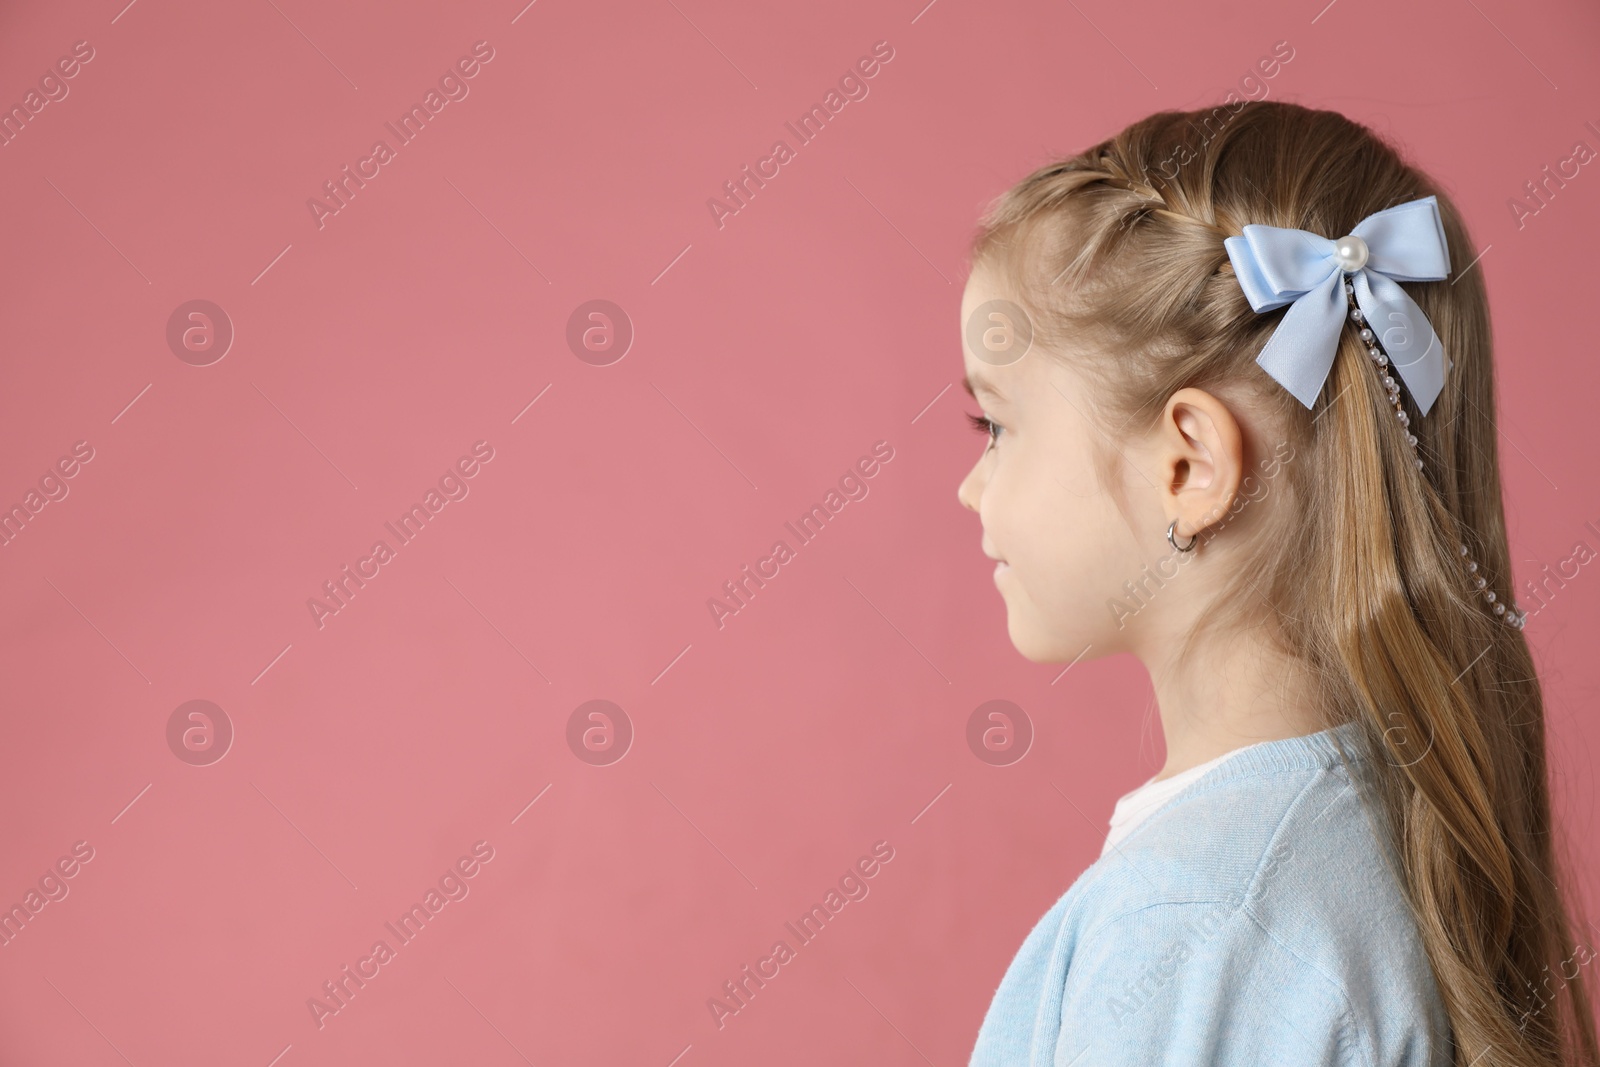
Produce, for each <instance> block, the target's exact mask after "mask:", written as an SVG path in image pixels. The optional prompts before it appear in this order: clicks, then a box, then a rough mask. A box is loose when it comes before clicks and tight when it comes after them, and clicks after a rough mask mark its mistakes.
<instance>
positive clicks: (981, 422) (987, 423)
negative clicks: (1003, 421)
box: [967, 413, 1002, 440]
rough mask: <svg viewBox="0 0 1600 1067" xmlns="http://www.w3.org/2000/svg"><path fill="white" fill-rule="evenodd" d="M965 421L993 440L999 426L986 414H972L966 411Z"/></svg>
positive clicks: (999, 428)
mask: <svg viewBox="0 0 1600 1067" xmlns="http://www.w3.org/2000/svg"><path fill="white" fill-rule="evenodd" d="M967 423H968V424H969V425H970V426H971V427H972V428H973V429H974V430H976V431H978V432H979V433H981V434H983V435H984V436H985V437H988V438H989V439H991V440H993V439H994V438H995V437H997V436H998V433H999V431H1000V430H1001V428H1002V427H1001V426H1000V424H999V423H997V422H995V421H994V420H993V419H991V418H990V417H989V416H987V415H973V414H971V413H968V415H967Z"/></svg>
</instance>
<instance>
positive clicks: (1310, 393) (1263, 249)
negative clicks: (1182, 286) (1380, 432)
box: [1222, 196, 1450, 415]
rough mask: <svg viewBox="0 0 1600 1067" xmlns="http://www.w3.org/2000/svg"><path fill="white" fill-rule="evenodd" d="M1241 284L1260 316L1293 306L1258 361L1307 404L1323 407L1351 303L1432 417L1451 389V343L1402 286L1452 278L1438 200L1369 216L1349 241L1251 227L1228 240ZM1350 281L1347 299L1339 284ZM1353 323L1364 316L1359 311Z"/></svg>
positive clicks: (1429, 198)
mask: <svg viewBox="0 0 1600 1067" xmlns="http://www.w3.org/2000/svg"><path fill="white" fill-rule="evenodd" d="M1222 243H1223V245H1224V247H1226V248H1227V250H1228V258H1229V259H1230V260H1232V261H1233V272H1234V275H1235V276H1236V277H1237V278H1238V279H1239V286H1240V288H1242V289H1243V290H1244V294H1245V297H1246V298H1248V299H1249V301H1250V306H1251V307H1252V308H1254V309H1255V310H1256V311H1257V312H1263V311H1272V310H1274V309H1276V308H1280V307H1283V306H1284V305H1285V304H1287V305H1290V306H1289V310H1288V312H1287V313H1285V315H1284V316H1283V321H1282V322H1280V323H1279V324H1278V328H1277V329H1276V330H1274V331H1273V334H1272V336H1271V337H1270V338H1268V339H1267V344H1266V346H1265V347H1264V348H1263V349H1262V350H1261V355H1259V356H1257V357H1256V362H1257V363H1258V364H1260V365H1261V368H1262V369H1263V370H1265V371H1266V372H1267V373H1268V374H1270V375H1272V377H1273V378H1274V379H1276V380H1277V381H1278V382H1279V383H1281V384H1282V385H1283V387H1284V388H1285V389H1288V390H1289V392H1290V393H1292V394H1294V396H1295V398H1296V399H1298V400H1299V401H1300V402H1301V403H1302V404H1304V405H1305V406H1306V407H1308V408H1309V407H1311V406H1312V405H1313V404H1315V403H1316V399H1317V394H1318V393H1320V392H1321V391H1322V385H1323V382H1325V381H1326V380H1327V377H1328V372H1329V371H1330V370H1332V369H1333V358H1334V354H1335V353H1336V352H1337V351H1338V348H1339V331H1340V330H1341V329H1342V328H1343V327H1344V323H1345V321H1346V313H1345V309H1346V301H1345V300H1343V299H1341V298H1340V297H1341V295H1347V294H1350V293H1353V294H1354V296H1355V302H1356V305H1357V309H1358V311H1359V315H1360V316H1361V318H1357V319H1356V321H1358V322H1360V321H1362V318H1364V320H1365V322H1366V323H1367V324H1368V327H1367V328H1369V329H1371V330H1373V331H1375V332H1378V333H1381V335H1382V338H1383V345H1384V348H1385V349H1386V350H1387V353H1388V356H1389V358H1390V359H1391V360H1392V361H1393V363H1394V367H1395V369H1396V370H1397V371H1399V372H1400V377H1401V379H1402V380H1404V382H1405V383H1406V388H1407V389H1408V390H1409V391H1410V393H1411V398H1412V400H1414V401H1415V402H1416V405H1417V408H1418V410H1419V411H1421V412H1422V414H1424V415H1426V414H1427V413H1428V409H1429V408H1431V407H1432V406H1433V402H1434V400H1435V399H1437V398H1438V396H1439V391H1440V390H1441V389H1442V388H1443V387H1444V372H1445V369H1446V367H1447V366H1448V363H1449V361H1448V360H1447V358H1446V356H1445V352H1444V346H1443V344H1441V343H1440V341H1439V338H1438V335H1436V334H1435V333H1434V332H1433V325H1432V323H1430V322H1429V321H1428V318H1427V316H1426V315H1424V314H1423V313H1422V309H1421V308H1419V307H1417V305H1416V304H1415V303H1414V302H1413V301H1412V299H1411V298H1410V297H1409V296H1407V295H1406V291H1405V290H1404V289H1402V288H1401V287H1400V285H1399V284H1398V283H1399V282H1403V281H1410V282H1416V281H1439V280H1442V279H1444V278H1446V277H1448V276H1449V274H1450V252H1449V249H1448V248H1447V247H1446V246H1445V239H1444V223H1443V222H1442V221H1441V220H1440V218H1439V204H1438V199H1437V197H1432V196H1425V197H1423V198H1422V199H1420V200H1412V201H1409V202H1408V203H1404V204H1398V205H1396V206H1394V207H1391V208H1385V209H1384V210H1382V211H1379V212H1375V213H1374V214H1371V215H1368V216H1367V217H1366V218H1364V219H1362V220H1361V221H1360V222H1358V223H1356V225H1355V228H1354V229H1352V230H1351V231H1350V233H1349V234H1348V235H1346V236H1344V237H1340V238H1338V239H1337V240H1331V239H1329V238H1327V237H1323V236H1320V235H1318V234H1314V233H1311V232H1309V231H1307V230H1294V229H1286V228H1284V227H1280V226H1260V225H1256V224H1254V223H1252V224H1251V225H1248V226H1246V227H1245V228H1244V235H1243V236H1242V237H1229V238H1226V239H1225V240H1224V241H1223V242H1222ZM1341 278H1345V279H1347V281H1346V282H1345V285H1346V289H1345V294H1341V293H1340V288H1339V287H1340V279H1341ZM1351 315H1352V316H1355V315H1356V312H1352V313H1351Z"/></svg>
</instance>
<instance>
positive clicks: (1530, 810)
mask: <svg viewBox="0 0 1600 1067" xmlns="http://www.w3.org/2000/svg"><path fill="white" fill-rule="evenodd" d="M1427 196H1434V197H1436V198H1437V203H1438V208H1439V215H1440V218H1441V220H1442V223H1443V228H1444V235H1445V239H1446V244H1447V246H1448V249H1449V254H1450V266H1451V271H1450V276H1449V279H1448V280H1444V281H1434V282H1406V283H1405V284H1404V288H1405V290H1406V292H1407V293H1408V294H1409V295H1410V296H1411V298H1412V299H1413V300H1414V301H1415V302H1416V304H1417V305H1418V307H1419V308H1420V309H1421V311H1422V312H1423V313H1424V314H1425V315H1426V316H1427V319H1428V321H1429V322H1430V323H1431V324H1432V327H1433V329H1434V330H1435V332H1436V333H1437V334H1438V337H1439V340H1440V341H1441V342H1442V344H1443V348H1444V351H1445V352H1446V353H1447V354H1448V356H1449V358H1450V360H1451V361H1452V362H1451V365H1450V367H1449V369H1448V371H1447V372H1446V374H1445V379H1444V388H1443V391H1442V392H1441V393H1440V395H1439V397H1438V399H1437V400H1436V401H1435V402H1434V404H1433V406H1432V407H1431V409H1430V410H1429V412H1428V413H1427V415H1425V416H1424V415H1421V414H1420V412H1419V411H1418V410H1417V407H1416V405H1415V404H1414V403H1413V402H1412V399H1411V397H1410V395H1409V393H1408V391H1407V390H1406V389H1405V388H1404V387H1402V388H1401V398H1402V403H1403V405H1404V408H1405V410H1406V412H1407V414H1408V424H1407V423H1405V422H1403V421H1402V420H1400V419H1399V418H1397V416H1396V413H1395V409H1394V405H1393V402H1392V401H1391V400H1390V398H1389V395H1388V393H1387V391H1386V386H1385V384H1384V382H1383V376H1384V373H1385V372H1384V371H1383V370H1381V369H1379V368H1378V367H1377V366H1376V365H1375V364H1374V363H1373V362H1372V361H1371V360H1369V358H1368V355H1367V346H1366V344H1365V343H1363V342H1362V341H1361V340H1360V338H1359V336H1358V330H1359V328H1360V327H1359V325H1357V324H1354V323H1352V324H1349V325H1348V326H1347V327H1346V328H1345V330H1344V331H1343V333H1342V335H1341V337H1340V340H1339V348H1338V352H1337V355H1336V357H1335V360H1334V365H1333V368H1332V370H1331V371H1330V372H1329V374H1328V377H1327V380H1326V382H1325V383H1324V385H1323V388H1322V392H1321V395H1320V396H1318V397H1317V399H1316V402H1315V404H1314V405H1313V406H1312V407H1311V408H1310V409H1307V408H1306V407H1305V406H1304V405H1303V404H1302V403H1301V402H1300V401H1299V400H1297V399H1295V397H1294V396H1293V395H1292V394H1290V392H1289V391H1288V390H1287V389H1286V388H1284V387H1283V386H1282V385H1280V384H1279V383H1278V382H1277V381H1276V380H1274V379H1273V378H1272V377H1270V376H1269V375H1268V374H1267V373H1266V372H1265V371H1264V370H1263V369H1262V368H1261V367H1260V366H1259V365H1258V364H1257V363H1256V357H1257V356H1258V355H1260V353H1261V351H1262V348H1263V346H1264V345H1265V344H1266V343H1267V340H1268V338H1269V337H1270V336H1271V335H1272V333H1273V331H1274V329H1275V328H1276V327H1277V326H1278V324H1279V322H1281V321H1282V319H1283V316H1284V314H1285V312H1284V311H1283V310H1277V311H1271V312H1267V313H1264V314H1258V313H1257V312H1256V311H1255V310H1253V308H1252V307H1251V305H1250V303H1249V301H1248V300H1247V298H1246V296H1245V293H1244V291H1243V290H1242V289H1241V287H1240V284H1239V281H1238V279H1237V278H1236V276H1235V274H1234V269H1233V265H1232V262H1231V261H1230V259H1229V256H1228V253H1227V250H1226V248H1225V246H1224V243H1223V242H1224V239H1225V238H1227V237H1231V236H1237V235H1240V234H1241V233H1242V231H1243V227H1244V226H1246V225H1248V224H1252V223H1254V224H1263V225H1268V226H1276V227H1283V228H1292V229H1301V230H1307V231H1310V232H1312V233H1315V234H1320V235H1323V236H1326V237H1329V238H1337V237H1340V236H1343V235H1345V234H1348V233H1350V231H1351V229H1352V227H1354V226H1355V225H1356V223H1358V222H1360V221H1361V220H1362V219H1364V218H1366V217H1367V216H1369V215H1372V214H1374V213H1376V212H1379V211H1382V210H1384V209H1385V208H1389V207H1392V206H1394V205H1397V204H1401V203H1405V202H1409V201H1412V200H1417V199H1420V198H1423V197H1427ZM1478 254H1479V249H1478V248H1477V246H1476V245H1474V243H1473V242H1472V240H1471V238H1470V237H1469V236H1468V234H1467V231H1466V229H1465V227H1464V225H1463V223H1462V221H1461V218H1460V215H1459V214H1458V212H1457V211H1456V209H1455V206H1454V205H1453V203H1452V202H1451V201H1450V199H1449V198H1448V197H1447V196H1446V195H1445V194H1444V192H1443V191H1442V190H1441V189H1439V188H1438V187H1437V186H1436V185H1435V184H1434V183H1433V182H1432V181H1431V180H1430V179H1429V178H1428V177H1427V176H1426V175H1424V174H1422V173H1421V172H1420V171H1418V170H1417V169H1415V168H1414V167H1412V166H1410V165H1408V164H1407V163H1406V162H1405V161H1404V160H1402V159H1401V158H1400V156H1399V155H1398V154H1397V153H1396V152H1395V150H1394V149H1393V148H1391V147H1390V146H1389V145H1388V144H1386V143H1385V142H1384V141H1382V140H1381V139H1380V138H1378V137H1377V136H1375V135H1374V134H1373V133H1372V132H1371V131H1370V130H1368V129H1366V128H1365V127H1363V126H1360V125H1358V124H1357V123H1354V122H1352V121H1350V120H1349V119H1347V118H1345V117H1344V116H1342V115H1339V114H1337V113H1335V112H1331V111H1318V110H1311V109H1307V108H1304V107H1300V106H1297V105H1294V104H1288V103H1280V102H1267V101H1249V102H1240V103H1239V104H1237V105H1234V106H1224V107H1220V108H1217V109H1215V110H1213V111H1210V112H1163V113H1160V114H1156V115H1152V116H1150V117H1149V118H1146V119H1144V120H1142V121H1139V122H1136V123H1134V124H1133V125H1132V126H1129V127H1128V128H1127V129H1125V130H1123V131H1122V132H1121V133H1119V134H1117V135H1116V136H1115V137H1112V138H1111V139H1109V140H1107V141H1104V142H1102V143H1100V144H1097V145H1095V146H1094V147H1092V148H1090V149H1088V150H1087V151H1084V152H1082V153H1080V154H1078V155H1076V156H1074V157H1072V158H1070V159H1067V160H1064V161H1061V162H1059V163H1054V164H1051V165H1049V166H1046V167H1043V168H1041V169H1039V170H1037V171H1035V172H1034V173H1033V174H1031V175H1029V176H1028V177H1026V178H1025V179H1023V180H1022V181H1021V182H1020V183H1019V184H1017V185H1016V186H1015V187H1014V188H1012V189H1010V190H1009V191H1007V192H1006V193H1005V194H1004V195H1003V196H1002V197H1000V198H999V199H998V200H997V201H996V202H995V203H994V205H993V206H992V207H991V208H990V210H989V212H988V213H987V214H986V216H985V218H984V219H983V222H982V226H981V228H980V232H979V234H978V236H977V238H976V241H975V243H974V248H973V256H972V263H973V268H972V274H971V278H970V280H969V282H968V285H967V289H966V292H965V294H964V296H963V300H962V307H961V315H962V325H963V333H964V338H963V341H964V344H963V348H964V353H965V354H964V360H965V370H966V374H967V380H968V383H969V387H970V388H971V389H972V391H973V393H974V396H975V399H976V400H977V401H978V402H979V404H980V406H981V407H982V409H983V416H984V418H986V419H987V420H989V423H990V424H988V425H985V426H983V427H982V428H984V429H985V430H987V431H988V432H989V433H990V436H991V440H990V441H989V442H988V443H987V445H986V448H985V451H984V452H983V454H982V456H981V458H980V459H979V460H978V462H977V464H976V465H975V466H974V467H973V469H972V470H971V472H970V473H969V474H968V475H967V476H966V478H965V480H964V481H963V482H962V484H961V486H960V490H959V496H960V499H961V502H962V503H963V504H964V505H965V506H967V507H969V508H971V509H972V510H974V511H976V512H977V513H978V515H979V516H980V518H981V520H982V527H983V549H984V552H985V553H986V554H987V555H989V556H991V557H993V558H995V559H997V560H1003V561H1005V562H1004V564H1002V565H1000V566H997V568H996V573H995V582H996V585H997V586H998V589H999V591H1000V593H1001V595H1002V597H1003V598H1004V600H1005V603H1006V608H1007V616H1008V622H1009V629H1010V634H1011V637H1012V640H1013V642H1014V643H1015V644H1016V646H1017V648H1018V649H1019V651H1021V652H1022V653H1023V655H1025V656H1027V657H1028V658H1030V659H1034V660H1037V661H1041V662H1066V661H1069V660H1072V659H1074V658H1076V657H1078V656H1080V655H1083V654H1084V651H1085V649H1086V648H1088V649H1092V654H1091V658H1092V656H1098V655H1104V654H1107V653H1111V652H1117V651H1129V652H1134V653H1136V654H1138V655H1139V656H1140V657H1141V658H1142V659H1144V660H1145V662H1146V663H1147V664H1149V663H1151V662H1152V661H1163V660H1166V661H1170V660H1171V659H1173V658H1181V657H1182V656H1184V655H1188V654H1192V653H1193V652H1194V651H1195V650H1196V649H1203V648H1206V647H1208V646H1211V645H1213V643H1216V642H1226V641H1228V640H1230V639H1232V638H1235V637H1237V636H1239V635H1243V634H1249V635H1251V636H1252V638H1253V639H1262V638H1264V639H1265V640H1266V641H1267V643H1268V645H1269V646H1270V648H1271V649H1272V650H1273V651H1274V653H1275V654H1277V655H1281V656H1282V657H1284V658H1285V659H1287V660H1291V661H1293V662H1294V663H1296V664H1297V665H1298V666H1299V667H1300V668H1303V670H1304V672H1305V674H1306V676H1308V677H1311V678H1315V679H1316V682H1317V692H1316V693H1315V694H1313V698H1314V699H1315V700H1316V701H1317V705H1316V710H1317V712H1318V715H1319V717H1320V719H1321V720H1322V721H1324V722H1325V723H1326V724H1328V725H1332V724H1334V723H1337V722H1342V721H1347V720H1352V719H1353V720H1357V721H1360V722H1363V723H1364V724H1365V725H1366V727H1367V729H1366V731H1365V734H1366V738H1367V743H1368V745H1369V746H1370V748H1371V750H1372V754H1373V758H1372V759H1371V760H1370V761H1369V762H1370V764H1371V765H1372V766H1373V767H1374V768H1375V769H1376V771H1377V773H1376V777H1375V782H1374V793H1373V796H1374V798H1375V799H1376V800H1377V801H1379V803H1378V807H1379V808H1380V809H1381V811H1382V813H1383V814H1384V815H1385V816H1386V817H1387V823H1386V825H1387V826H1388V827H1389V830H1390V832H1391V833H1392V834H1393V835H1394V839H1395V840H1396V842H1397V843H1398V849H1397V855H1398V858H1399V860H1400V863H1401V866H1402V868H1403V881H1404V883H1405V885H1406V888H1407V890H1408V892H1409V894H1410V896H1411V899H1412V901H1413V904H1414V906H1415V907H1416V910H1417V917H1418V924H1419V928H1420V930H1421V933H1422V936H1423V940H1424V943H1425V944H1426V946H1427V950H1428V953H1429V957H1430V959H1431V961H1432V963H1433V967H1434V972H1435V975H1436V977H1437V978H1438V980H1439V985H1440V990H1441V993H1442V994H1443V997H1444V1000H1445V1004H1446V1008H1447V1010H1448V1012H1449V1014H1450V1017H1451V1021H1452V1026H1453V1030H1454V1034H1455V1040H1456V1042H1457V1045H1458V1053H1457V1055H1458V1062H1459V1063H1461V1064H1466V1063H1472V1062H1476V1063H1477V1064H1478V1067H1490V1065H1494V1064H1541V1065H1555V1064H1566V1063H1572V1062H1584V1063H1590V1062H1594V1061H1595V1059H1596V1053H1595V1036H1594V1027H1593V1021H1592V1018H1591V1016H1590V1014H1589V1009H1588V1007H1587V999H1586V997H1585V996H1584V994H1583V992H1582V990H1583V984H1582V976H1581V975H1579V976H1577V977H1575V978H1570V979H1569V978H1566V977H1563V978H1561V979H1559V980H1557V981H1555V982H1551V981H1549V980H1548V978H1549V975H1551V974H1554V973H1556V971H1557V969H1558V968H1560V967H1561V965H1562V963H1563V962H1564V961H1567V960H1568V959H1569V957H1571V956H1572V954H1573V952H1574V949H1575V946H1574V945H1573V944H1572V943H1571V942H1570V941H1569V934H1570V924H1569V922H1568V920H1567V918H1566V910H1565V907H1564V905H1563V901H1562V898H1561V895H1560V894H1559V893H1558V892H1557V890H1556V888H1555V882H1554V881H1553V879H1554V878H1555V877H1556V864H1555V861H1554V858H1553V855H1552V846H1551V843H1550V835H1549V831H1550V810H1549V801H1548V796H1547V792H1546V781H1545V774H1546V771H1545V750H1544V725H1543V709H1542V702H1541V697H1540V691H1539V685H1538V682H1537V680H1536V678H1535V672H1534V666H1533V663H1532V659H1531V657H1530V655H1529V651H1528V646H1527V644H1526V642H1525V641H1524V638H1523V635H1522V632H1521V631H1520V630H1519V628H1517V627H1515V626H1513V625H1509V624H1508V622H1507V621H1506V616H1505V615H1497V614H1496V613H1495V612H1494V610H1493V604H1494V602H1495V601H1491V600H1489V599H1488V598H1486V596H1485V593H1486V592H1496V593H1497V594H1498V597H1497V600H1498V602H1500V603H1506V602H1507V601H1509V600H1510V599H1511V592H1512V590H1511V568H1510V559H1509V554H1508V550H1507V545H1506V534H1505V517H1504V510H1503V505H1502V502H1501V494H1500V472H1499V466H1498V462H1497V453H1496V430H1495V424H1494V421H1493V413H1494V407H1495V401H1494V376H1493V375H1494V368H1493V362H1492V358H1491V355H1492V352H1491V339H1490V331H1489V318H1488V310H1487V302H1486V299H1485V294H1484V287H1483V275H1482V272H1481V270H1479V269H1477V268H1476V267H1474V266H1473V264H1474V262H1475V259H1476V257H1477V256H1478ZM1408 434H1414V435H1415V437H1416V441H1415V449H1414V450H1413V446H1412V443H1411V442H1410V441H1408V437H1407V435H1408ZM1418 457H1420V458H1421V459H1422V460H1423V461H1424V462H1423V465H1422V467H1421V468H1420V469H1419V468H1418V466H1417V465H1416V458H1418ZM1174 524H1175V526H1174ZM1169 528H1171V529H1172V533H1171V540H1170V541H1169V536H1168V531H1169ZM1191 539H1193V544H1194V548H1193V550H1192V551H1184V552H1180V551H1178V550H1177V548H1176V547H1175V546H1182V547H1185V548H1187V547H1188V545H1189V544H1190V541H1191ZM1463 544H1465V545H1466V546H1467V547H1468V553H1469V557H1468V558H1470V560H1472V561H1475V562H1476V564H1477V570H1476V572H1475V573H1471V572H1469V571H1468V570H1467V568H1466V565H1465V564H1463V562H1462V557H1461V554H1460V546H1461V545H1463ZM1480 577H1481V578H1483V579H1484V580H1485V584H1484V586H1483V587H1482V588H1479V587H1478V586H1477V585H1476V581H1475V579H1477V578H1480ZM1547 967H1548V968H1549V970H1545V968H1547ZM1571 970H1572V967H1571V964H1570V963H1567V965H1566V967H1565V971H1566V972H1570V971H1571ZM1579 1055H1581V1056H1583V1057H1585V1058H1584V1059H1582V1060H1581V1061H1580V1060H1578V1059H1577V1058H1576V1057H1578V1056H1579ZM1479 1057H1481V1058H1479Z"/></svg>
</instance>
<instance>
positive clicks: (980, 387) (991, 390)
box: [961, 374, 1006, 401]
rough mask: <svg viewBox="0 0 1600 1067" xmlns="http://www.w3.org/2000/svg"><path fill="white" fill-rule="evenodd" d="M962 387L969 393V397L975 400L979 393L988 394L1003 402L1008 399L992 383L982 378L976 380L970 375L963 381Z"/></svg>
mask: <svg viewBox="0 0 1600 1067" xmlns="http://www.w3.org/2000/svg"><path fill="white" fill-rule="evenodd" d="M961 387H962V388H963V389H965V390H966V391H967V395H968V396H970V397H972V398H973V399H974V400H976V399H977V398H978V394H979V393H987V394H988V395H989V396H991V397H993V398H994V399H996V400H1002V401H1003V400H1005V398H1006V396H1005V394H1004V393H1002V392H1001V391H1000V390H998V389H996V388H995V387H994V386H993V385H992V384H991V383H989V382H987V381H985V380H984V379H982V378H975V377H973V376H972V375H970V374H968V375H966V376H965V377H963V378H962V379H961Z"/></svg>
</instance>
